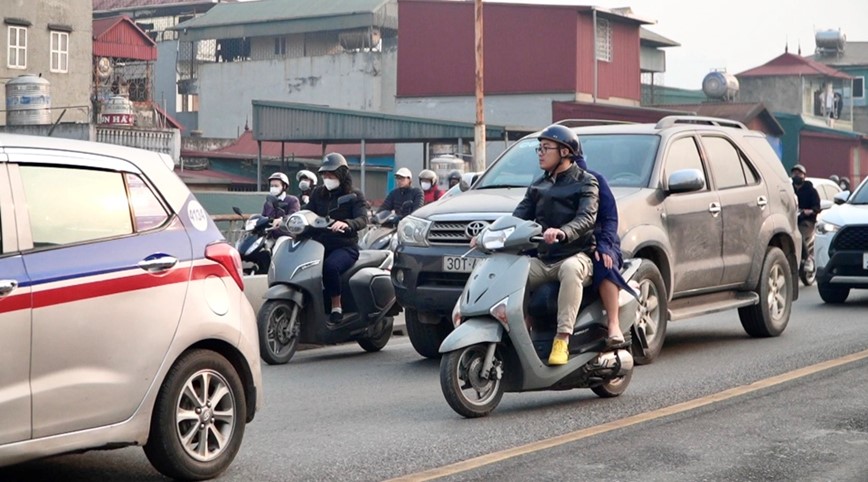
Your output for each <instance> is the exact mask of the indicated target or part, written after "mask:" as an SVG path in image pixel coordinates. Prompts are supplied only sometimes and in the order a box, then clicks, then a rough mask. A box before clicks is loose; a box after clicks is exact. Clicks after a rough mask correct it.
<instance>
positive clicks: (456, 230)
mask: <svg viewBox="0 0 868 482" xmlns="http://www.w3.org/2000/svg"><path fill="white" fill-rule="evenodd" d="M468 224H470V222H468V221H435V222H434V224H433V225H431V230H430V231H429V232H428V242H431V243H442V244H469V243H470V238H468V237H467V233H466V232H465V230H466V229H467V225H468Z"/></svg>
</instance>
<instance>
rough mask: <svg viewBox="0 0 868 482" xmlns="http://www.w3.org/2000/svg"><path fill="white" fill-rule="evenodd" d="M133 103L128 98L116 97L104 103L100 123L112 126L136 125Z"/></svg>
mask: <svg viewBox="0 0 868 482" xmlns="http://www.w3.org/2000/svg"><path fill="white" fill-rule="evenodd" d="M135 120H136V116H135V114H134V113H133V103H132V102H130V100H129V99H127V98H126V97H123V96H120V95H116V96H114V97H110V98H109V99H108V100H106V101H105V102H103V104H102V109H101V112H100V116H99V123H100V124H102V125H112V126H131V125H133V123H135Z"/></svg>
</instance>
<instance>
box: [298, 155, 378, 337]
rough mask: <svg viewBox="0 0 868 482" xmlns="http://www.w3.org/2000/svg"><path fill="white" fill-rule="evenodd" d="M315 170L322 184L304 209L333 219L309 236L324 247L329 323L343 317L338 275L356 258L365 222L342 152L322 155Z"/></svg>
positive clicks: (358, 193)
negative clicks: (347, 197)
mask: <svg viewBox="0 0 868 482" xmlns="http://www.w3.org/2000/svg"><path fill="white" fill-rule="evenodd" d="M319 173H320V174H321V175H322V177H323V185H322V186H319V187H317V188H316V189H314V190H313V192H312V193H311V195H310V202H309V203H308V204H307V205H306V206H305V207H306V208H307V209H309V210H311V211H313V212H315V213H317V214H318V215H320V216H329V217H330V218H331V219H333V220H334V223H332V224H331V226H329V228H328V229H323V230H320V231H318V232H317V233H316V234H315V235H314V236H313V239H315V240H316V241H319V242H320V243H322V245H323V247H324V248H325V260H324V262H323V286H324V287H325V293H326V296H327V297H328V298H330V300H331V315H330V317H329V321H330V322H331V323H335V324H337V323H340V322H341V321H343V308H342V306H341V275H342V274H343V273H345V272H346V271H347V270H348V269H350V268H351V267H352V266H353V263H355V262H356V260H358V259H359V247H358V243H359V234H358V233H359V231H360V230H362V229H363V228H364V227H365V226H366V225H367V214H366V206H367V203H366V201H365V196H364V194H362V193H361V191H355V190H353V180H352V178H351V177H350V168H349V166H348V165H347V160H346V159H345V158H344V156H342V155H340V154H338V153H336V152H333V153H330V154H327V155H326V156H325V158H323V163H322V166H320V168H319ZM350 193H355V195H356V198H355V200H354V201H353V202H350V203H346V204H338V198H339V197H341V196H343V195H345V194H350Z"/></svg>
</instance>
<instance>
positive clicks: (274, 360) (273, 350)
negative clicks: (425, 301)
mask: <svg viewBox="0 0 868 482" xmlns="http://www.w3.org/2000/svg"><path fill="white" fill-rule="evenodd" d="M354 198H355V194H347V195H345V196H341V197H340V198H338V205H341V204H344V203H347V202H352V201H353V200H354ZM332 222H333V221H332V220H331V219H330V218H328V217H321V216H319V215H317V214H316V213H315V212H313V211H307V210H303V211H298V212H296V213H294V214H292V215H290V216H289V217H288V218H287V219H286V221H285V222H284V224H283V225H282V226H281V228H280V229H281V231H282V232H285V233H286V234H287V235H289V236H290V238H289V239H286V240H281V241H280V242H279V243H278V244H277V245H276V246H275V249H274V254H273V258H272V263H271V268H270V269H269V270H268V286H269V288H268V291H267V292H266V293H265V295H264V298H265V299H266V301H265V303H264V304H263V305H262V308H260V310H259V314H258V316H257V324H258V326H259V347H260V356H262V359H263V360H265V361H266V362H267V363H268V364H270V365H276V364H284V363H287V362H289V360H290V359H291V358H292V356H293V355H294V354H295V351H296V349H297V348H298V344H299V342H301V343H315V344H326V343H341V342H346V341H355V342H357V343H358V344H359V346H361V347H362V348H363V349H365V350H366V351H369V352H375V351H379V350H381V349H383V347H384V346H386V343H388V341H389V338H391V336H392V326H393V323H394V316H395V315H397V314H398V313H400V312H401V305H399V304H398V303H397V301H396V299H395V288H394V287H393V286H392V280H391V278H390V276H389V270H390V269H391V268H392V262H393V258H394V255H393V254H392V252H391V251H386V250H366V251H361V252H360V254H359V259H358V261H356V263H355V264H354V265H353V266H352V267H351V268H350V269H349V270H348V271H347V272H346V273H344V275H343V277H342V280H341V283H342V288H343V289H342V292H343V294H342V300H341V301H342V306H343V312H344V317H343V320H342V321H341V322H339V323H336V324H332V323H331V322H330V321H329V312H330V310H331V305H330V300H328V299H326V296H325V294H324V292H323V284H322V263H323V259H324V257H325V249H324V248H323V245H322V244H321V243H319V242H317V241H315V240H313V239H311V235H312V234H313V233H314V232H315V231H316V230H318V229H327V228H328V227H329V226H331V224H332Z"/></svg>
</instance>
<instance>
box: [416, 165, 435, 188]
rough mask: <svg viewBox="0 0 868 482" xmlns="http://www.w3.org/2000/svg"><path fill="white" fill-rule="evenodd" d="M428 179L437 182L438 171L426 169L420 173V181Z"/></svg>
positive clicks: (433, 182)
mask: <svg viewBox="0 0 868 482" xmlns="http://www.w3.org/2000/svg"><path fill="white" fill-rule="evenodd" d="M423 181H428V182H430V183H431V184H432V185H433V184H437V173H436V172H434V171H432V170H431V169H425V170H424V171H422V172H420V173H419V182H423Z"/></svg>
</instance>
